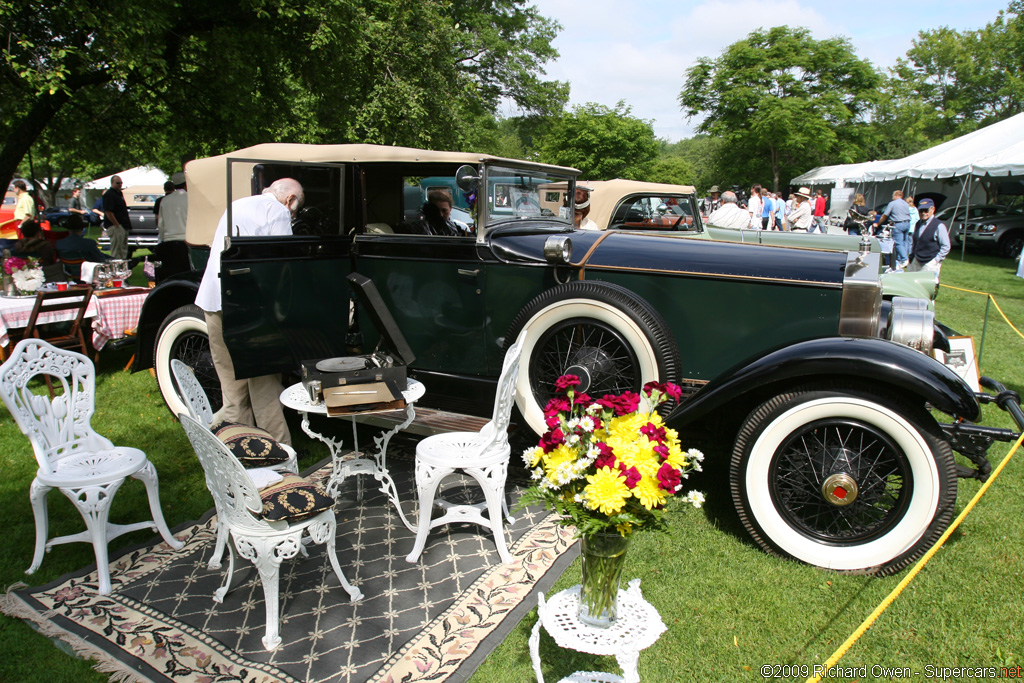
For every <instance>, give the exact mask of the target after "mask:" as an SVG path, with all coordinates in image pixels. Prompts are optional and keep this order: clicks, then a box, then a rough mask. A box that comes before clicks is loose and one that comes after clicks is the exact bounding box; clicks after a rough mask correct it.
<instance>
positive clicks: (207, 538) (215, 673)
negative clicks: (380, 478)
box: [0, 462, 577, 683]
mask: <svg viewBox="0 0 1024 683" xmlns="http://www.w3.org/2000/svg"><path fill="white" fill-rule="evenodd" d="M410 470H411V463H409V462H404V463H402V462H392V474H393V476H394V477H395V481H396V484H397V485H398V490H399V491H401V492H402V499H403V502H404V503H405V510H406V513H407V514H408V512H409V511H410V509H412V511H413V514H415V513H416V510H415V507H414V504H413V499H414V498H415V495H414V492H415V484H414V483H413V481H412V475H411V471H410ZM328 472H329V468H328V467H324V468H321V469H319V470H318V471H317V472H316V473H315V475H314V476H320V477H325V476H326V475H327V474H328ZM449 481H451V482H452V483H451V484H446V485H444V486H445V497H446V498H447V499H449V500H454V499H457V498H458V497H460V496H464V497H477V496H478V489H477V488H476V487H475V486H473V485H472V484H470V480H466V481H462V482H460V481H459V480H458V479H453V480H449ZM373 484H374V481H373V479H372V478H364V485H365V487H366V491H365V493H364V496H363V500H362V502H358V501H357V500H356V495H355V490H356V487H355V482H354V480H349V481H347V482H346V483H345V485H344V487H343V489H342V493H341V500H340V501H339V503H338V506H337V508H336V510H337V513H336V514H337V519H338V538H337V552H338V558H339V560H340V562H341V566H342V570H343V571H344V572H345V575H346V576H347V577H348V579H349V581H351V582H352V583H353V584H355V585H357V586H359V588H360V590H361V591H362V592H363V594H364V595H365V598H364V599H363V600H362V601H361V602H360V603H357V604H352V603H350V602H349V601H348V595H347V594H346V593H345V591H344V590H343V589H342V588H341V586H340V585H339V583H338V580H337V577H336V576H335V575H334V573H333V571H332V570H331V567H330V564H329V562H328V560H327V558H326V556H325V555H324V554H323V550H322V549H323V546H316V545H311V546H310V547H309V548H310V551H309V557H307V558H303V557H302V556H301V555H300V556H299V557H297V558H296V559H295V560H290V561H287V562H286V563H285V564H284V565H282V567H281V636H282V638H283V639H284V642H283V644H282V645H281V647H280V648H278V649H277V650H275V651H274V652H267V651H266V650H265V649H264V648H263V645H262V643H261V642H260V639H261V638H262V637H263V634H264V625H265V618H264V601H263V590H262V588H261V585H260V582H259V578H258V575H257V574H256V571H255V569H254V568H253V567H252V565H251V563H249V562H246V561H244V560H241V559H239V560H238V561H236V569H235V571H236V572H243V571H244V572H247V573H246V574H245V575H243V576H241V577H238V578H236V582H237V583H238V585H237V587H236V588H235V589H234V590H233V591H232V592H231V593H229V594H228V595H227V596H226V597H225V599H224V602H223V603H222V604H219V605H218V604H216V603H214V602H213V600H212V597H211V596H212V595H213V592H214V591H215V590H216V589H217V587H218V586H219V585H220V583H221V580H222V572H223V571H226V568H227V558H226V557H225V560H224V565H223V566H224V569H223V570H216V571H215V570H210V569H208V568H207V566H206V562H207V560H208V559H209V555H210V553H211V551H212V549H213V545H214V533H215V531H214V530H215V521H216V519H215V517H214V516H213V514H212V512H211V513H209V514H208V515H207V516H206V518H204V519H203V520H202V521H200V522H198V523H195V524H191V525H187V526H184V527H182V528H179V529H177V530H176V532H175V536H176V537H177V538H179V539H181V540H182V541H184V542H185V546H184V547H183V548H182V549H180V550H177V551H175V550H171V549H170V548H169V547H168V546H167V545H166V544H163V543H160V544H159V545H154V546H150V547H142V548H136V549H133V550H130V551H127V552H125V553H124V554H122V555H121V556H120V557H117V558H115V559H114V560H113V561H112V562H111V564H110V574H111V580H112V582H113V586H114V590H113V593H112V594H111V595H109V596H98V595H97V594H96V573H95V571H88V570H87V569H86V570H82V571H80V572H77V573H75V574H74V575H70V576H65V577H62V578H61V579H59V580H58V581H56V582H54V583H52V584H50V585H47V586H41V587H35V588H24V587H22V588H18V587H14V588H12V589H11V590H10V591H9V592H8V593H7V595H6V596H5V597H4V599H3V600H2V603H0V609H2V610H3V611H4V612H5V613H7V614H8V615H11V616H14V617H19V618H22V619H26V620H29V621H31V622H33V623H34V624H36V627H37V628H38V629H39V630H40V631H41V632H42V633H44V634H45V635H48V636H51V637H56V638H59V639H61V640H63V641H65V642H67V643H69V644H70V646H71V647H72V648H73V649H74V650H75V651H76V652H77V653H79V654H80V655H82V656H84V657H87V658H90V659H95V660H97V662H98V664H97V669H99V670H100V671H105V672H109V673H111V674H112V676H111V678H112V680H117V681H195V682H211V683H212V682H214V681H216V682H218V683H222V682H230V681H245V682H251V683H272V682H277V681H284V682H291V681H296V682H304V681H308V682H310V683H321V682H322V683H328V682H329V683H359V682H364V681H365V682H372V683H398V681H420V680H422V681H427V680H429V681H464V680H466V679H467V678H468V677H469V676H470V675H471V674H472V672H473V671H474V670H475V669H476V668H477V666H479V663H480V662H481V661H482V660H483V658H484V657H486V656H487V655H488V654H489V653H490V652H491V651H492V650H493V649H494V648H495V647H496V646H497V645H498V644H499V643H500V642H501V640H502V639H503V638H504V637H505V636H506V635H507V634H508V632H509V631H511V629H512V628H514V627H515V625H516V624H517V623H518V622H519V621H520V620H521V619H522V617H523V616H525V615H526V614H527V613H528V612H529V610H530V609H531V608H532V607H534V606H535V605H536V598H535V597H532V595H534V591H537V590H544V591H546V590H548V589H549V588H550V587H551V585H552V584H553V583H554V581H555V579H557V578H558V576H559V575H560V574H561V572H562V571H563V570H564V568H565V567H566V566H567V565H568V563H569V562H570V561H571V560H572V559H573V557H574V556H575V554H576V552H577V545H576V544H575V543H573V541H572V539H571V535H570V534H569V533H568V532H566V531H565V530H564V529H562V528H561V527H559V526H558V525H557V524H555V523H554V518H553V517H552V516H550V515H549V514H548V513H547V512H545V511H542V510H539V509H538V510H531V509H527V510H523V511H520V512H518V513H517V514H516V521H515V522H514V523H513V524H511V525H510V526H509V534H510V536H511V540H512V544H511V546H510V551H511V552H512V554H513V557H514V559H515V562H513V563H512V564H509V565H502V564H500V563H499V560H498V555H497V551H496V550H495V548H494V543H493V541H492V539H491V537H490V535H489V534H488V533H485V530H482V529H480V528H479V527H476V526H474V525H449V526H446V527H440V528H438V529H435V530H434V531H433V532H432V533H431V536H430V538H429V539H428V542H427V547H426V549H425V551H424V554H423V558H422V559H421V561H420V563H419V564H415V565H413V564H409V563H407V562H406V561H405V556H406V554H407V553H408V552H409V551H410V550H411V548H412V545H413V540H414V537H415V535H414V534H413V533H412V532H410V531H409V530H408V529H406V527H405V526H404V525H403V524H402V522H401V520H400V519H399V518H398V515H397V514H396V513H395V510H394V508H393V507H392V506H391V504H390V503H389V502H387V499H386V498H385V497H384V496H383V494H381V493H380V492H379V491H376V490H373V489H372V485H373ZM509 490H510V492H511V496H510V497H511V499H512V501H513V502H514V500H515V499H517V498H518V495H519V493H520V491H521V488H520V487H517V486H514V485H511V484H510V486H509ZM413 519H415V517H413ZM157 540H159V539H157Z"/></svg>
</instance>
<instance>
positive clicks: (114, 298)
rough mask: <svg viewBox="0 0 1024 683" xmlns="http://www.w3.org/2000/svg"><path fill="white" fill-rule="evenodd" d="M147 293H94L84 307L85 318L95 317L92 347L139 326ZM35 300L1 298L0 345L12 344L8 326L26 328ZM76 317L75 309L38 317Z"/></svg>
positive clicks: (133, 290)
mask: <svg viewBox="0 0 1024 683" xmlns="http://www.w3.org/2000/svg"><path fill="white" fill-rule="evenodd" d="M148 295H149V290H148V289H146V288H144V287H133V288H129V289H125V290H119V291H113V292H109V293H106V292H99V293H97V294H95V295H94V296H93V297H92V300H91V301H89V306H88V308H86V309H85V317H87V318H93V322H92V345H93V348H94V349H96V350H97V351H99V350H100V349H102V348H103V347H104V346H105V345H106V343H107V342H108V341H110V340H111V339H121V338H122V337H124V336H125V334H124V332H125V330H131V329H134V328H135V327H137V326H138V324H139V313H140V312H141V311H142V304H143V303H144V302H145V301H146V297H147V296H148ZM35 303H36V299H35V297H17V298H11V297H0V346H7V345H9V344H10V336H9V335H8V332H7V331H8V330H9V329H13V328H17V327H25V325H27V324H28V319H29V316H31V315H32V308H33V306H35ZM74 317H75V312H74V311H59V312H55V313H44V314H41V315H40V316H39V321H38V323H39V324H44V323H56V322H62V321H67V320H71V319H73V318H74Z"/></svg>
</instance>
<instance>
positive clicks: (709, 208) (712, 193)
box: [700, 185, 722, 220]
mask: <svg viewBox="0 0 1024 683" xmlns="http://www.w3.org/2000/svg"><path fill="white" fill-rule="evenodd" d="M708 195H709V196H707V197H705V198H704V199H702V200H700V213H701V215H702V216H703V217H704V218H705V220H706V219H707V217H708V216H710V215H711V214H713V213H714V212H715V211H717V210H718V207H720V206H721V205H722V200H721V199H719V193H718V185H712V186H711V189H710V190H708Z"/></svg>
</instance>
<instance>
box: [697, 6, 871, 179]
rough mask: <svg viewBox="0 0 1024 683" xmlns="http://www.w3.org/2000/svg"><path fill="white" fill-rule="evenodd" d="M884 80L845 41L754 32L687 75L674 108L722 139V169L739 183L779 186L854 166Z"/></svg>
mask: <svg viewBox="0 0 1024 683" xmlns="http://www.w3.org/2000/svg"><path fill="white" fill-rule="evenodd" d="M881 81H882V77H881V75H880V74H879V73H877V72H876V71H875V69H874V68H873V67H872V66H871V64H870V62H868V61H866V60H863V59H860V58H858V57H857V56H856V55H855V54H854V52H853V49H852V47H851V45H850V43H849V42H848V41H847V40H845V39H843V38H829V39H827V40H815V39H813V38H812V37H811V36H810V32H809V31H808V30H807V29H804V28H791V27H786V26H782V27H776V28H772V29H769V30H757V31H754V32H753V33H751V34H750V35H749V36H747V38H745V39H744V40H741V41H738V42H736V43H733V44H732V45H730V46H729V47H728V48H726V49H725V51H724V52H723V53H722V54H721V56H719V57H718V58H717V59H709V58H706V57H702V58H701V59H699V60H698V61H697V63H696V64H695V65H694V66H692V67H690V68H689V69H688V70H687V71H686V84H685V86H684V87H683V89H682V92H681V93H680V95H679V103H680V105H681V106H682V108H683V111H684V113H685V114H686V116H688V117H690V118H695V117H702V120H701V123H700V125H699V126H698V130H699V131H700V132H703V133H709V134H711V135H714V136H716V137H719V138H721V139H722V141H723V142H724V143H725V145H724V146H723V149H722V158H721V161H722V163H723V165H724V166H726V167H727V169H726V170H727V171H729V172H731V173H732V174H733V175H738V176H740V177H746V178H753V179H756V178H758V177H765V176H766V177H769V178H771V180H772V184H773V186H774V187H775V188H776V189H778V186H779V181H780V179H782V178H788V177H790V176H792V175H797V173H799V172H802V171H805V170H807V168H808V167H809V166H813V165H815V163H819V162H822V161H824V160H826V159H827V160H830V161H833V163H841V162H845V161H853V160H854V159H855V158H856V157H857V156H858V154H859V152H860V149H861V147H860V144H861V138H862V136H863V135H864V134H865V128H866V119H865V114H866V113H867V112H868V111H869V108H870V105H871V103H872V102H873V100H874V96H875V91H876V89H877V87H878V86H879V85H880V83H881Z"/></svg>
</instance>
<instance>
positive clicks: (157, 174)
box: [82, 166, 167, 190]
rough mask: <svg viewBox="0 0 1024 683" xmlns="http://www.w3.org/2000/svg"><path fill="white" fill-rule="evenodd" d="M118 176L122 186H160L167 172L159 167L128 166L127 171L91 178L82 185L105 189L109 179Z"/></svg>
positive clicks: (89, 188) (89, 187) (87, 187)
mask: <svg viewBox="0 0 1024 683" xmlns="http://www.w3.org/2000/svg"><path fill="white" fill-rule="evenodd" d="M115 175H116V176H120V178H121V180H122V181H123V182H124V187H135V186H136V185H156V186H157V187H162V186H163V184H164V183H165V182H166V181H167V174H166V173H164V172H163V171H161V170H160V169H159V168H151V167H149V166H136V167H135V168H129V169H128V170H127V171H121V172H120V173H114V174H113V175H108V176H105V177H103V178H97V179H96V180H92V181H90V182H88V183H86V184H85V185H83V186H82V187H83V188H85V189H86V190H106V189H107V188H109V187H110V179H111V178H113V177H114V176H115Z"/></svg>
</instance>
